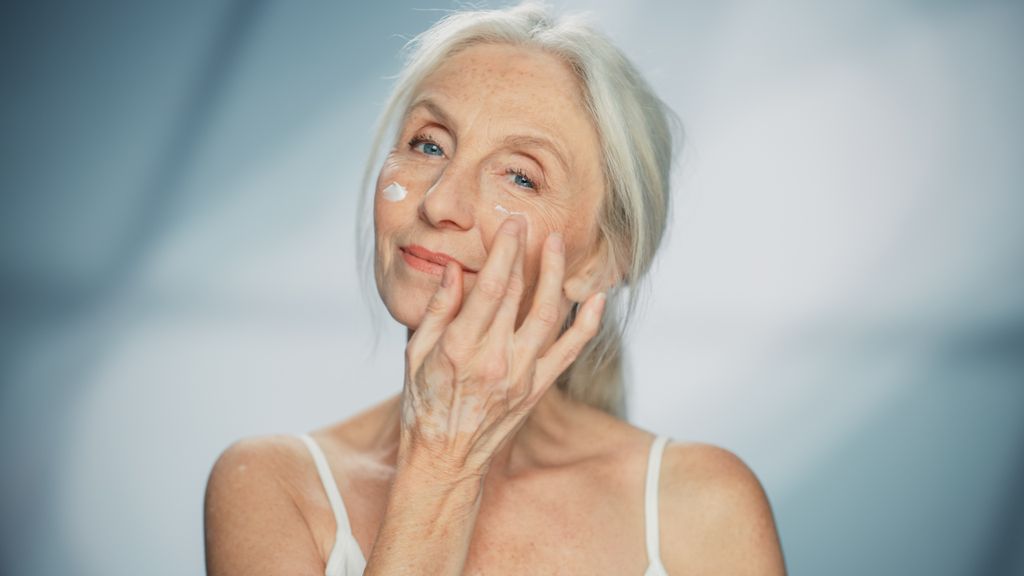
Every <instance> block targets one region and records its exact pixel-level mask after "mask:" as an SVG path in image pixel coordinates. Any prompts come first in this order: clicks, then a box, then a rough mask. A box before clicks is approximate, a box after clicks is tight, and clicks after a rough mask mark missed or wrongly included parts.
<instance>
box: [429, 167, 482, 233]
mask: <svg viewBox="0 0 1024 576" xmlns="http://www.w3.org/2000/svg"><path fill="white" fill-rule="evenodd" d="M454 168H455V166H453V165H452V164H449V165H448V166H447V167H445V169H444V170H443V171H442V172H441V174H440V175H439V176H438V178H437V180H435V181H434V185H433V186H431V187H430V189H428V190H427V193H426V194H424V195H423V200H421V201H420V207H419V214H420V218H422V219H423V220H424V221H425V222H426V223H427V224H430V225H431V226H433V227H435V228H451V229H454V230H469V229H471V228H473V223H474V222H473V209H472V203H473V199H474V198H475V197H476V193H475V188H474V183H473V182H472V178H471V177H469V175H468V174H465V175H462V174H459V172H458V171H457V170H454Z"/></svg>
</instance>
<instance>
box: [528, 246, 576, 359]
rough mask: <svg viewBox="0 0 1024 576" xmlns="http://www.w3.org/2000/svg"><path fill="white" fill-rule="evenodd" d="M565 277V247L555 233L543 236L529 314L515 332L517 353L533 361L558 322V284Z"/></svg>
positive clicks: (560, 316)
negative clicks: (520, 352) (542, 246)
mask: <svg viewBox="0 0 1024 576" xmlns="http://www.w3.org/2000/svg"><path fill="white" fill-rule="evenodd" d="M564 276H565V245H564V243H563V240H562V236H561V235H560V234H558V233H557V232H556V233H554V234H551V235H550V236H548V237H547V239H546V240H545V242H544V250H543V252H542V253H541V260H540V276H539V277H538V280H537V289H536V290H535V291H534V294H533V306H532V307H531V308H530V314H529V316H527V317H526V320H524V321H523V325H522V326H521V327H520V328H519V332H517V333H516V343H517V346H518V348H519V350H521V351H522V353H523V354H524V355H526V356H527V357H529V358H536V357H537V355H539V354H540V353H541V348H542V347H543V346H544V344H545V343H546V342H547V340H548V338H549V337H550V336H551V334H552V333H553V332H554V331H555V330H556V329H557V328H558V326H559V324H561V322H562V300H563V298H564V296H563V295H562V281H563V279H564Z"/></svg>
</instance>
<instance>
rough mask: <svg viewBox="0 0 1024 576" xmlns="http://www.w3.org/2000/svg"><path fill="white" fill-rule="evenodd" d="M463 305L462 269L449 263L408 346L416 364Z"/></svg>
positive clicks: (407, 348) (407, 352)
mask: <svg viewBox="0 0 1024 576" xmlns="http://www.w3.org/2000/svg"><path fill="white" fill-rule="evenodd" d="M461 303H462V268H460V267H459V265H458V264H456V263H455V262H449V263H448V264H447V265H446V266H445V267H444V274H443V275H442V276H441V283H440V285H438V287H437V291H436V292H434V296H433V297H431V299H430V302H429V303H428V304H427V311H426V313H425V314H424V315H423V320H421V321H420V325H419V326H418V327H417V328H416V332H415V333H413V335H412V338H411V339H409V343H408V345H407V346H406V354H407V355H408V356H409V357H410V359H416V360H417V361H416V364H419V359H422V358H423V357H425V356H426V354H427V352H429V351H430V349H431V348H433V347H434V344H435V343H436V342H437V339H438V338H440V336H441V334H442V333H444V330H445V328H446V327H447V326H448V324H449V323H450V322H451V321H452V318H454V317H455V315H456V314H458V312H459V305H460V304H461Z"/></svg>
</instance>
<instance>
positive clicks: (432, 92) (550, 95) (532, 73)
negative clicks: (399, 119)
mask: <svg viewBox="0 0 1024 576" xmlns="http://www.w3.org/2000/svg"><path fill="white" fill-rule="evenodd" d="M425 98H430V99H431V100H433V101H435V102H439V103H441V104H443V105H444V108H445V110H446V111H448V112H449V114H450V115H451V116H453V118H452V119H453V120H461V121H463V122H465V121H467V120H469V119H470V118H472V117H473V116H474V115H482V117H483V118H488V119H502V120H508V119H518V120H520V121H521V122H531V121H532V122H534V123H537V124H539V125H541V126H545V127H553V128H557V129H555V130H554V131H556V132H557V131H558V129H582V128H585V127H586V126H588V125H589V124H590V123H591V121H590V117H589V114H588V112H587V110H586V106H585V105H584V98H583V93H582V90H581V89H580V85H579V81H578V80H577V79H576V76H575V75H574V74H573V72H572V69H571V68H570V66H569V65H568V64H567V63H566V62H565V61H564V60H562V59H561V58H559V57H557V56H554V55H552V54H549V53H547V52H545V51H542V50H540V49H537V48H524V47H519V46H511V45H502V44H497V45H496V44H481V45H476V46H471V47H469V48H465V49H463V50H460V51H458V52H456V53H455V54H454V55H452V56H450V57H449V58H447V59H446V60H445V62H444V63H442V64H441V65H440V66H439V67H438V68H437V69H436V70H434V71H433V72H432V73H431V74H429V75H428V76H427V77H426V78H425V79H424V81H423V82H422V83H421V84H420V86H419V89H418V90H417V91H416V94H414V96H413V103H416V102H418V101H420V100H423V99H425ZM456 116H457V117H456Z"/></svg>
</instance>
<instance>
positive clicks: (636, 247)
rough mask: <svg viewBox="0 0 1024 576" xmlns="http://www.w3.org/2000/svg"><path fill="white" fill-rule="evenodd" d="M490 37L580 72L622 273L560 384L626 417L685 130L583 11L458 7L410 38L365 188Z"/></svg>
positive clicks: (605, 221)
mask: <svg viewBox="0 0 1024 576" xmlns="http://www.w3.org/2000/svg"><path fill="white" fill-rule="evenodd" d="M485 43H491V44H512V45H516V46H526V47H534V48H540V49H542V50H544V51H546V52H548V53H550V54H553V55H555V56H558V57H560V58H562V59H563V60H564V61H565V62H566V63H568V64H569V66H570V67H571V69H572V70H573V72H574V73H575V74H576V76H577V78H578V80H579V83H580V86H581V88H582V92H583V94H584V98H585V102H584V105H585V109H586V110H587V112H588V113H589V114H590V116H591V119H592V121H593V123H594V126H595V127H596V128H597V132H598V135H599V138H600V141H601V146H602V152H603V158H604V166H603V167H602V168H603V173H604V180H605V193H606V195H605V197H604V200H603V202H602V203H601V212H600V215H599V217H598V219H599V221H598V230H599V234H600V236H601V238H602V239H603V240H604V241H605V242H606V247H607V250H606V253H607V255H608V265H607V270H610V271H615V273H616V274H617V275H618V277H617V278H615V279H614V280H619V281H618V282H615V283H614V285H613V286H612V287H611V288H610V289H609V290H608V294H607V297H608V300H607V304H606V307H605V313H604V317H603V319H602V321H601V328H600V330H599V332H598V334H597V336H595V337H594V338H593V340H591V342H590V343H589V344H588V345H587V346H586V347H585V348H584V349H583V350H582V351H581V353H580V355H579V357H578V358H577V359H576V361H575V362H574V363H573V364H572V366H570V367H569V369H568V370H566V371H565V372H564V373H563V374H562V375H561V376H560V377H559V379H558V381H557V386H559V388H561V389H562V390H564V391H565V392H566V393H567V394H568V395H569V397H570V398H573V399H575V400H578V401H581V402H584V403H586V404H589V405H592V406H595V407H597V408H599V409H601V410H604V411H606V412H608V413H611V414H614V415H616V416H620V417H621V416H624V415H625V409H626V406H625V400H626V398H625V379H624V377H623V366H622V363H623V356H622V353H623V350H622V336H623V334H624V333H625V330H626V327H627V325H628V323H629V320H630V318H631V317H632V316H633V315H634V313H635V311H636V309H637V305H638V302H639V296H640V294H641V293H642V280H643V278H644V276H645V274H646V273H647V271H648V270H649V269H650V267H651V263H652V261H653V259H654V255H655V253H656V252H657V249H658V246H659V245H660V244H661V240H662V238H663V236H664V234H665V230H666V227H667V224H668V214H669V187H670V172H671V168H672V161H673V158H674V144H676V143H677V142H678V140H679V139H678V138H673V134H674V133H681V131H680V130H679V129H678V121H677V119H676V117H675V115H674V114H673V113H672V111H671V110H670V109H669V108H668V107H667V106H666V105H665V104H664V102H662V101H661V99H659V98H658V97H657V95H655V94H654V91H653V90H652V89H651V87H650V85H648V83H647V82H646V81H645V80H644V78H643V77H642V76H641V75H640V73H639V71H638V70H637V69H636V68H635V67H634V66H633V64H632V63H631V62H630V61H629V60H628V59H627V58H626V56H625V55H624V54H623V53H622V52H621V51H620V50H619V49H618V48H617V47H616V46H615V45H614V44H612V42H611V41H610V40H609V39H608V38H607V37H606V36H604V35H603V34H601V33H599V32H597V31H596V30H594V29H593V28H592V27H591V26H589V25H588V24H587V23H586V21H585V20H584V18H583V17H581V16H580V15H570V16H563V17H556V16H554V15H553V14H551V12H550V10H549V8H548V7H546V6H544V5H542V4H537V3H533V2H528V3H524V4H520V5H517V6H513V7H510V8H505V9H500V10H474V11H457V12H452V13H449V14H448V15H446V16H445V17H444V18H442V19H441V20H440V21H438V22H437V23H436V24H434V25H433V26H432V27H430V28H429V29H428V30H426V31H425V32H423V33H421V34H420V35H418V36H416V37H415V38H414V39H413V40H412V41H410V42H409V43H408V44H407V45H406V51H407V52H406V55H407V58H406V62H405V66H404V68H403V69H402V72H401V73H400V75H399V76H398V80H397V82H396V85H395V88H394V91H393V92H392V94H391V97H390V99H389V100H388V102H387V104H386V106H385V108H384V112H383V114H382V115H381V118H380V121H379V124H378V128H377V132H376V135H375V137H374V141H373V147H372V150H371V156H370V158H369V160H368V161H367V165H366V171H365V173H364V176H363V186H362V189H363V190H364V191H367V190H372V189H373V182H374V180H375V179H374V174H375V172H376V171H377V169H378V167H377V165H376V164H377V159H378V158H379V154H380V151H381V150H380V149H381V146H382V144H383V143H384V142H385V138H387V137H388V135H389V134H390V133H392V130H394V129H396V128H397V123H398V120H399V119H400V118H401V117H402V116H403V115H404V114H405V112H406V111H407V108H408V106H409V105H410V103H411V99H412V98H413V96H414V95H415V93H416V91H417V89H418V88H419V86H420V84H421V83H422V82H423V81H424V79H426V78H427V76H429V75H430V74H431V73H432V72H433V71H434V70H436V69H437V68H438V67H439V66H440V65H441V64H442V63H443V62H444V61H445V59H446V58H448V57H450V56H451V55H452V54H454V53H456V52H458V51H459V50H462V49H464V48H467V47H469V46H471V45H474V44H485ZM395 138H397V135H392V136H391V139H392V140H393V139H395ZM367 199H368V197H367V194H365V193H364V194H363V195H362V196H361V198H360V205H361V209H360V215H361V216H362V217H361V218H360V229H359V231H358V245H359V252H360V255H361V256H362V258H363V268H362V270H363V273H364V279H365V278H367V275H366V273H367V271H368V270H372V250H369V249H368V248H369V245H370V242H371V240H372V229H371V228H372V227H371V226H370V224H369V223H370V222H372V218H368V217H366V216H367V215H368V214H369V213H370V212H369V204H371V203H369V202H367ZM368 277H370V278H372V274H369V275H368ZM577 309H578V306H574V307H573V309H572V312H571V313H570V314H569V317H568V319H567V322H566V325H565V326H564V327H563V329H565V328H567V327H568V326H569V325H571V323H572V321H573V319H574V318H575V315H576V311H577Z"/></svg>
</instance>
